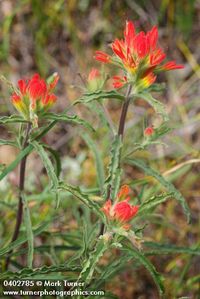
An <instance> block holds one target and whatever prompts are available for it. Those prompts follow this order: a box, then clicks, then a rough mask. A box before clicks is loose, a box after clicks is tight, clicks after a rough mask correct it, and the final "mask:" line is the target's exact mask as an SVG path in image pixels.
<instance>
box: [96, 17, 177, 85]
mask: <svg viewBox="0 0 200 299" xmlns="http://www.w3.org/2000/svg"><path fill="white" fill-rule="evenodd" d="M157 41H158V29H157V27H156V26H154V27H153V28H152V29H151V30H150V31H148V32H147V33H146V34H145V32H143V31H141V32H139V33H136V32H135V27H134V24H133V23H132V22H130V21H129V22H127V23H126V27H125V31H124V39H123V40H119V39H115V40H114V42H113V43H112V45H111V47H112V51H113V53H114V55H113V56H110V55H108V54H106V53H104V52H102V51H96V55H95V59H96V60H98V61H101V62H103V63H112V64H115V65H117V66H119V67H120V68H122V69H123V70H124V71H125V73H126V75H127V77H128V78H127V77H122V78H121V79H120V77H119V76H117V77H116V76H115V77H114V84H113V85H114V87H115V88H120V87H122V86H123V85H124V84H126V83H127V82H130V83H131V82H132V83H135V85H136V87H137V89H138V90H141V89H144V88H147V87H149V86H150V85H151V84H153V83H154V82H155V80H156V73H158V72H160V71H169V70H173V69H181V68H183V66H182V65H177V64H176V63H175V61H169V62H167V63H165V64H164V65H161V66H160V63H161V62H163V60H164V59H165V57H166V55H165V53H164V52H163V50H162V49H161V48H160V47H159V46H158V45H157ZM116 78H117V82H116ZM124 78H126V79H124Z"/></svg>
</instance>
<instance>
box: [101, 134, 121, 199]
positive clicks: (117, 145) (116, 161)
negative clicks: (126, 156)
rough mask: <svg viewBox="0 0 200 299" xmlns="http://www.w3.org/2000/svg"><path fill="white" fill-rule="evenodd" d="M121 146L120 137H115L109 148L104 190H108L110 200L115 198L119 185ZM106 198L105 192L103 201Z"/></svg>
mask: <svg viewBox="0 0 200 299" xmlns="http://www.w3.org/2000/svg"><path fill="white" fill-rule="evenodd" d="M122 145H123V144H122V139H121V136H118V135H116V136H115V139H114V141H113V144H112V148H111V154H110V156H111V160H110V163H109V165H108V177H107V179H106V181H105V189H108V188H110V191H111V192H110V195H111V198H112V199H114V198H115V197H116V195H117V192H118V190H119V185H120V176H121V169H120V156H121V149H122ZM107 197H108V194H107V192H106V193H105V199H107Z"/></svg>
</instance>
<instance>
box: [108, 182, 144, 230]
mask: <svg viewBox="0 0 200 299" xmlns="http://www.w3.org/2000/svg"><path fill="white" fill-rule="evenodd" d="M129 192H130V189H129V187H128V186H127V185H124V186H122V187H121V189H120V191H119V192H118V195H117V199H116V202H115V203H113V204H112V202H111V200H110V199H109V200H107V201H106V203H105V204H104V206H103V207H102V211H103V212H104V214H105V215H106V217H107V218H108V220H109V221H112V222H114V223H116V224H118V225H120V227H123V228H124V229H126V230H128V229H129V228H130V225H129V224H128V222H129V221H130V220H131V219H132V218H133V217H134V216H135V215H136V214H137V212H138V209H139V206H132V205H130V204H129V203H128V201H129V200H130V197H129V196H128V197H127V195H128V194H129ZM121 199H123V200H122V201H120V202H118V201H119V200H121Z"/></svg>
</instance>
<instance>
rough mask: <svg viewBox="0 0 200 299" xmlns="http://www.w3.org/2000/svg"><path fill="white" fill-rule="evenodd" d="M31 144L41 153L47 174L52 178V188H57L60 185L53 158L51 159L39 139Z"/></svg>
mask: <svg viewBox="0 0 200 299" xmlns="http://www.w3.org/2000/svg"><path fill="white" fill-rule="evenodd" d="M31 145H33V147H34V148H35V150H36V151H37V153H38V154H39V156H40V158H41V160H42V162H43V164H44V166H45V168H46V171H47V174H48V176H49V178H50V180H51V184H52V188H54V189H57V187H58V178H57V176H56V173H55V169H54V167H53V165H52V163H51V160H50V159H49V157H48V155H47V153H46V152H45V150H44V148H43V146H42V145H41V144H40V143H38V142H37V141H32V142H31Z"/></svg>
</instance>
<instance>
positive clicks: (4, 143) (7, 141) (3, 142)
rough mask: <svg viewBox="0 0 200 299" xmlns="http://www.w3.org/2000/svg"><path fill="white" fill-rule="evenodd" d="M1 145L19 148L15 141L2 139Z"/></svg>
mask: <svg viewBox="0 0 200 299" xmlns="http://www.w3.org/2000/svg"><path fill="white" fill-rule="evenodd" d="M0 145H10V146H14V147H18V145H17V143H16V142H15V141H10V140H3V139H0Z"/></svg>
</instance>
